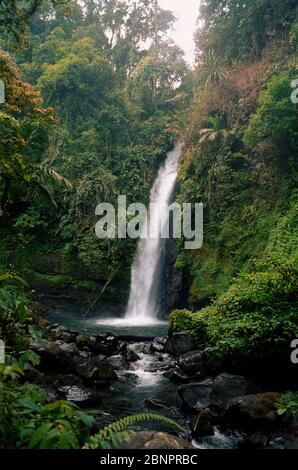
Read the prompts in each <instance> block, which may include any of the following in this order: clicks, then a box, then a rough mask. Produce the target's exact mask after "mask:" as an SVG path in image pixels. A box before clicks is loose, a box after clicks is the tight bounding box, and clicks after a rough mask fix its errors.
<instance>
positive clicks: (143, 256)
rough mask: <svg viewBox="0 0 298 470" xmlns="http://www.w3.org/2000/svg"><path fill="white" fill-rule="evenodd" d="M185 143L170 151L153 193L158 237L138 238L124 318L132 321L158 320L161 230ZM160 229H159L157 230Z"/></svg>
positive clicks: (152, 216)
mask: <svg viewBox="0 0 298 470" xmlns="http://www.w3.org/2000/svg"><path fill="white" fill-rule="evenodd" d="M181 150H182V143H178V144H177V145H176V146H175V148H174V150H173V151H171V152H169V153H168V155H167V158H166V161H165V163H164V165H163V166H162V167H161V168H160V170H159V172H158V175H157V177H156V179H155V182H154V184H153V187H152V190H151V194H150V211H149V221H148V222H150V224H148V225H150V227H153V228H154V233H159V235H158V236H155V237H146V238H142V237H141V239H140V241H139V245H138V250H137V255H136V258H135V261H134V263H133V265H132V269H131V288H130V296H129V301H128V306H127V310H126V315H125V322H127V323H128V324H131V325H149V324H155V323H158V314H159V306H158V303H159V298H158V297H159V295H158V294H159V286H160V283H161V272H162V259H163V256H162V254H163V249H164V239H162V238H161V236H160V231H161V229H162V227H163V225H164V224H165V223H167V213H165V211H166V207H167V206H168V205H169V204H170V203H171V200H172V197H173V192H174V188H175V183H176V180H177V173H178V161H179V158H180V155H181ZM155 231H157V232H155Z"/></svg>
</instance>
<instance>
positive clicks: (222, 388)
mask: <svg viewBox="0 0 298 470" xmlns="http://www.w3.org/2000/svg"><path fill="white" fill-rule="evenodd" d="M253 391H255V390H254V388H253V386H252V385H251V384H250V383H249V382H248V381H247V380H246V379H245V378H244V377H243V376H241V375H232V374H228V373H226V372H224V373H222V374H220V375H218V376H217V377H216V378H215V379H214V383H213V387H212V394H211V404H212V408H214V409H215V410H216V411H219V410H225V409H226V407H227V406H228V403H229V401H230V400H231V399H232V398H235V397H239V396H240V395H247V394H249V393H252V392H253Z"/></svg>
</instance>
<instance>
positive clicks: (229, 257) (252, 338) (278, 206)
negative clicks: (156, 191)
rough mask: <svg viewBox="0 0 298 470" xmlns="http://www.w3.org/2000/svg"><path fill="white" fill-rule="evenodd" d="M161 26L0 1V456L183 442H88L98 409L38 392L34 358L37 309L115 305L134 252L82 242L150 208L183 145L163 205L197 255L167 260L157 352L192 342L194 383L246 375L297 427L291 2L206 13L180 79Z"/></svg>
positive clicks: (56, 5)
mask: <svg viewBox="0 0 298 470" xmlns="http://www.w3.org/2000/svg"><path fill="white" fill-rule="evenodd" d="M198 3H199V2H198ZM174 24H175V16H174V14H173V13H171V12H170V11H166V10H163V9H161V8H160V7H159V6H158V3H157V2H156V1H155V0H139V1H133V0H127V1H120V0H81V1H77V0H65V1H62V0H57V1H50V0H41V1H39V0H30V1H28V2H19V1H17V0H13V1H9V0H0V79H1V80H2V81H3V83H4V90H5V100H3V101H4V102H3V103H1V104H0V339H2V340H3V341H4V343H5V348H6V362H5V364H0V392H1V393H0V448H28V447H29V448H81V447H83V446H84V447H87V448H96V447H103V448H104V447H109V446H114V447H117V446H121V442H122V441H123V440H128V438H129V436H130V431H128V429H130V427H131V426H133V425H135V424H136V423H138V422H139V421H141V420H145V421H146V420H157V421H158V420H160V421H162V422H163V424H164V425H165V426H168V427H170V429H177V428H178V431H179V427H180V428H181V423H180V424H179V423H177V422H176V421H173V420H172V419H171V415H170V416H166V414H167V413H163V416H159V415H155V414H154V415H153V414H151V415H150V413H147V414H144V415H143V416H134V417H130V419H129V418H124V419H123V421H122V422H119V423H120V424H119V423H118V425H115V426H114V428H113V425H110V428H107V427H106V428H104V429H103V430H102V431H101V432H100V430H99V429H102V426H98V425H97V423H98V421H99V420H98V414H96V412H94V410H91V412H89V411H82V409H81V408H79V407H78V406H77V405H75V404H73V403H72V400H68V401H66V400H63V399H60V398H61V397H60V396H59V397H58V399H57V400H53V399H51V398H50V397H49V395H48V394H47V393H46V392H45V390H44V386H41V383H42V384H43V382H42V380H41V377H40V371H39V367H40V364H42V363H43V361H44V358H45V357H46V358H47V360H48V361H49V360H50V359H49V358H50V356H51V354H53V352H52V351H49V350H47V351H45V349H42V348H40V351H38V348H37V347H35V346H34V344H36V342H38V341H43V338H44V341H47V340H48V339H49V338H51V336H50V333H49V332H50V331H51V326H49V325H48V323H47V322H46V321H45V320H44V319H41V317H40V313H41V311H42V310H43V309H44V308H45V306H44V304H43V302H42V300H43V299H44V298H47V299H51V300H52V301H53V300H55V301H68V302H73V303H75V304H80V305H83V306H86V308H87V307H88V306H89V305H90V304H91V303H92V302H93V301H94V300H96V298H97V295H98V293H99V292H101V289H102V288H103V287H104V291H103V293H102V296H101V298H100V303H102V305H114V306H125V304H126V302H127V299H128V294H129V287H130V269H131V264H132V262H133V259H134V255H135V252H136V247H137V243H136V241H135V240H130V239H125V240H124V239H113V240H108V239H107V240H99V239H98V238H96V236H95V233H94V227H95V224H96V220H97V219H96V216H95V207H96V204H97V203H99V202H104V201H109V202H110V203H115V204H116V201H117V196H118V195H119V194H125V195H126V196H127V200H128V202H131V203H132V202H135V201H138V202H143V203H145V204H148V202H149V197H150V190H151V188H152V185H153V182H154V179H155V178H156V175H157V174H158V170H159V168H160V167H161V165H162V164H163V162H164V161H165V158H166V155H167V152H169V151H170V150H171V149H172V148H173V145H174V144H175V143H176V142H177V141H179V140H180V141H181V140H183V142H184V147H183V153H182V157H181V160H180V163H179V175H178V184H177V187H176V190H175V195H174V197H175V201H177V202H179V203H181V204H182V203H184V202H188V203H203V204H204V244H203V247H202V248H201V249H199V250H185V249H184V240H183V239H181V240H179V241H178V242H177V246H176V247H175V249H174V252H175V254H174V259H172V260H171V263H170V264H171V265H170V266H169V267H168V272H167V281H166V282H167V283H168V285H169V286H168V291H171V292H172V291H173V290H175V292H174V293H173V292H172V294H171V295H172V297H174V300H173V301H170V302H169V305H170V308H169V309H168V310H173V311H171V312H170V311H167V312H165V315H166V316H168V317H169V321H170V328H169V339H167V341H168V343H167V344H169V342H171V341H172V343H171V344H172V348H174V346H173V344H174V343H173V339H171V338H175V337H177V336H179V335H183V334H184V335H185V332H186V331H187V332H189V334H190V335H191V341H192V347H191V348H190V351H198V350H199V351H200V352H202V354H203V355H204V361H205V362H204V363H205V366H204V367H205V368H206V370H208V374H207V373H206V374H207V375H208V376H215V375H216V374H219V373H222V372H228V373H230V374H241V375H244V376H253V378H254V380H257V381H262V382H263V383H264V384H266V386H264V387H263V391H264V390H265V391H267V392H269V390H270V392H272V390H274V393H276V395H274V397H273V398H274V400H273V401H274V403H273V409H274V410H275V411H276V414H277V416H279V417H282V418H284V422H286V419H285V418H287V419H288V421H289V422H290V425H289V426H290V427H291V429H292V428H293V421H292V420H293V419H294V418H293V416H294V417H295V416H296V420H297V412H298V395H297V390H298V383H297V370H296V369H297V365H295V364H293V363H292V362H291V352H292V349H291V343H292V342H293V340H295V339H296V338H298V296H297V293H298V232H297V226H298V193H297V183H298V163H297V157H298V155H297V142H298V107H297V99H295V98H296V97H297V93H296V91H295V85H294V86H293V83H294V81H295V80H297V79H298V62H297V57H298V5H297V0H283V1H282V2H281V1H280V0H251V1H249V2H246V1H244V0H242V1H238V0H237V1H236V0H225V1H222V0H202V1H201V2H200V15H199V20H198V28H197V32H196V34H195V38H194V40H195V43H196V62H195V65H194V66H193V67H191V66H190V65H189V64H188V63H187V61H186V60H185V57H184V52H183V51H182V50H181V49H180V48H179V47H178V46H177V45H176V44H175V43H174V42H173V40H172V39H170V34H169V33H170V31H171V29H172V28H173V25H174ZM291 97H292V99H291ZM110 281H111V282H110ZM105 287H106V288H105ZM170 300H171V299H170ZM144 329H146V328H144ZM145 333H146V331H144V334H145ZM63 334H64V337H63V339H64V340H65V338H66V333H65V332H64V333H63ZM69 334H70V333H69ZM71 334H72V333H71ZM180 337H181V336H180ZM55 339H56V340H57V339H58V340H60V339H61V338H60V337H59V336H57V337H56V338H55ZM80 341H81V343H80ZM84 341H85V344H83V343H84ZM84 341H83V339H82V338H81V339H80V340H79V343H80V344H79V343H78V344H79V345H80V346H82V344H83V346H86V348H87V349H88V348H89V349H90V350H92V346H90V345H89V344H88V343H87V342H86V341H87V340H84ZM154 344H155V346H154ZM68 346H70V345H68ZM43 347H45V343H43ZM167 347H168V346H166V348H165V351H168V352H171V353H172V352H173V351H174V352H173V354H174V356H175V348H174V349H172V350H170V349H169V347H168V349H167ZM152 348H153V350H154V348H156V352H158V351H160V350H159V349H158V347H157V346H156V343H154V342H153V346H152V347H151V349H152ZM117 351H118V350H117ZM190 351H189V350H185V351H184V350H181V353H190ZM98 352H100V353H102V351H101V350H99V349H98ZM69 353H70V354H73V351H71V350H67V354H69ZM74 354H75V353H74ZM104 354H105V352H104ZM113 354H114V355H115V354H118V355H119V354H120V353H119V351H118V352H117V353H115V351H114V353H113ZM121 354H122V353H121ZM106 355H108V354H106ZM177 355H178V354H177ZM56 359H57V357H56ZM105 360H106V359H105ZM200 360H201V359H200ZM67 361H69V357H68V356H67ZM101 361H103V359H101ZM178 362H179V361H178ZM182 363H183V361H182ZM179 364H180V366H181V361H180V362H179ZM102 367H103V366H102ZM76 370H79V367H78V366H77V365H76ZM80 370H81V369H80ZM196 372H197V371H196ZM113 373H114V372H113V371H112V370H111V369H109V368H108V367H107V366H106V369H105V374H106V375H105V374H103V375H105V376H104V377H100V379H101V380H106V379H107V381H109V380H113ZM78 374H79V373H78ZM79 375H80V374H79ZM107 375H108V376H109V378H107V377H106V376H107ZM82 377H83V373H82ZM111 377H112V378H111ZM235 377H236V376H235ZM88 379H89V381H90V377H88ZM171 379H172V380H174V381H175V380H176V381H177V382H178V383H184V382H183V381H182V378H181V376H180V379H179V380H181V382H179V380H178V378H177V371H176V376H173V374H172V376H171ZM183 380H184V379H183ZM185 380H187V384H188V382H189V379H188V378H186V379H185ZM267 384H269V385H268V387H269V389H268V387H267ZM43 385H44V384H43ZM64 385H71V384H64ZM205 385H206V384H205ZM186 386H187V385H182V387H186ZM183 393H184V392H181V394H182V395H183ZM272 394H273V392H272V393H271V395H272ZM277 395H278V396H277ZM55 398H57V396H56V397H55ZM182 398H183V399H184V400H185V397H184V395H183V396H182ZM271 398H272V397H271ZM268 399H269V398H268ZM186 401H187V400H186ZM188 405H189V403H188ZM234 406H236V405H235V404H234ZM268 406H269V405H268ZM270 406H272V404H271V405H270ZM99 408H100V406H99ZM190 408H191V406H190ZM206 408H208V407H207V406H206ZM269 409H270V411H272V408H270V407H269ZM233 411H235V410H234V408H233ZM242 412H243V413H244V411H243V410H242ZM267 414H268V413H266V419H267ZM221 416H222V415H221ZM266 419H265V418H264V421H266ZM270 419H271V418H270ZM277 420H278V418H277ZM178 421H179V420H178ZM272 421H273V420H272ZM105 424H106V423H105ZM277 424H278V423H277ZM275 425H276V423H275ZM260 426H261V427H262V426H263V421H262V423H261V425H260ZM266 426H267V424H266ZM276 426H277V425H276ZM295 426H296V431H295V430H294V431H293V430H292V431H291V432H292V435H293V436H294V438H295V439H296V441H295V442H296V445H298V444H297V421H296V425H295ZM295 426H294V427H295ZM178 431H177V432H178ZM182 431H183V430H182ZM257 431H260V429H259V428H258V429H257ZM180 432H181V429H180ZM182 434H183V433H182ZM183 437H184V438H185V435H183ZM294 438H293V439H294Z"/></svg>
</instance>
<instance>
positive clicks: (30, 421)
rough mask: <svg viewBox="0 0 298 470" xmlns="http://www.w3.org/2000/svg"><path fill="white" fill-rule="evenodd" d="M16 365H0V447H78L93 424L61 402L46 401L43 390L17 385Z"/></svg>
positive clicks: (70, 405)
mask: <svg viewBox="0 0 298 470" xmlns="http://www.w3.org/2000/svg"><path fill="white" fill-rule="evenodd" d="M22 374H23V372H22V367H21V366H20V363H16V362H14V363H13V364H12V365H1V366H0V391H1V393H0V435H1V439H0V448H30V449H32V448H39V449H47V448H50V449H54V448H59V449H69V448H73V449H76V448H80V447H81V445H82V443H83V442H84V439H85V438H86V436H87V435H88V433H89V429H90V428H91V427H92V425H93V423H94V418H93V417H92V416H91V415H88V414H86V413H83V412H82V411H80V409H79V408H78V407H76V406H75V405H73V404H70V403H68V402H65V401H62V400H61V401H55V402H52V403H48V402H47V396H46V394H45V392H44V391H43V390H41V389H40V388H38V387H36V386H33V385H19V383H18V379H19V378H20V377H21V376H22Z"/></svg>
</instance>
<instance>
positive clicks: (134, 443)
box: [121, 431, 193, 449]
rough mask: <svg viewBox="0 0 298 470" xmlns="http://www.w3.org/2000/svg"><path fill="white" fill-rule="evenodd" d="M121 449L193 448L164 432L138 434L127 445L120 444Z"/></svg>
mask: <svg viewBox="0 0 298 470" xmlns="http://www.w3.org/2000/svg"><path fill="white" fill-rule="evenodd" d="M121 449H193V446H192V445H191V444H190V443H189V442H187V441H185V440H183V439H181V438H179V437H177V436H173V435H172V434H168V433H165V432H148V431H143V432H138V433H136V434H135V435H134V436H133V438H132V440H131V441H130V442H129V443H123V444H121Z"/></svg>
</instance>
